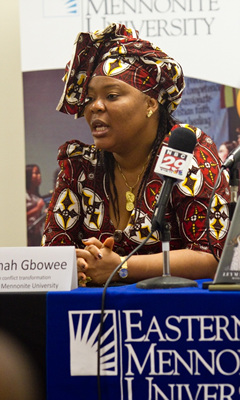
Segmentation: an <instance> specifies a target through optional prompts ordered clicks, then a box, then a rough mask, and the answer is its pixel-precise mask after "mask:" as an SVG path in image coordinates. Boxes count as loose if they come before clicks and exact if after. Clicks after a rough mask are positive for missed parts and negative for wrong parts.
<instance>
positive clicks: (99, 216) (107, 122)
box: [42, 24, 229, 285]
mask: <svg viewBox="0 0 240 400" xmlns="http://www.w3.org/2000/svg"><path fill="white" fill-rule="evenodd" d="M65 79H66V85H65V89H64V93H63V96H62V98H61V100H60V103H59V105H58V108H57V109H58V110H60V111H62V112H65V113H68V114H75V117H81V116H82V115H84V117H85V119H86V120H87V122H88V124H89V126H90V129H91V132H92V136H93V140H94V145H85V144H84V143H81V142H80V141H78V140H73V141H70V142H67V143H65V145H63V146H62V147H61V148H60V150H59V156H58V159H59V163H60V166H61V168H62V172H61V174H60V175H59V178H58V181H57V186H56V189H55V192H54V194H53V198H52V201H51V203H50V207H49V212H48V217H47V221H46V225H45V231H44V236H43V242H42V243H43V245H45V246H51V245H74V246H75V247H76V248H77V250H76V254H77V265H78V274H79V279H80V280H81V282H80V284H81V285H84V284H85V282H86V281H87V280H92V283H93V284H97V285H102V284H104V283H105V282H106V280H107V279H108V277H109V276H110V274H111V272H112V271H113V270H114V269H115V268H116V267H117V265H119V264H120V262H121V261H122V260H123V257H124V256H126V255H128V254H129V253H130V252H131V251H132V250H133V249H134V248H136V246H137V245H138V244H139V243H141V242H142V241H143V240H144V238H145V237H146V236H147V235H148V233H149V232H150V230H151V218H152V216H153V210H154V206H155V203H156V196H157V194H158V193H159V190H160V189H161V186H162V179H161V178H160V177H159V176H158V175H157V174H156V173H155V172H154V167H155V164H156V159H157V155H158V154H159V152H160V150H161V147H162V145H163V144H166V145H167V143H168V140H169V132H170V130H171V129H172V128H173V126H174V125H175V121H174V119H173V117H172V115H171V114H172V112H173V111H174V110H175V109H176V107H177V106H178V104H179V103H180V100H181V96H182V92H183V89H184V78H183V74H182V69H181V67H180V65H179V64H178V63H177V62H176V61H174V60H173V59H172V58H170V57H169V56H167V55H166V54H165V53H163V52H162V50H160V49H159V48H158V47H154V46H153V45H152V44H151V43H149V42H147V41H143V40H141V39H139V38H138V37H137V38H134V37H133V36H132V31H131V30H129V29H127V28H126V27H125V26H124V25H120V24H119V25H118V24H112V25H110V26H109V27H107V28H106V29H105V30H104V31H97V32H95V33H94V34H93V33H81V34H79V35H78V37H77V40H76V42H75V51H74V54H73V58H72V60H71V63H70V64H68V66H67V75H66V77H65ZM191 129H192V130H194V132H195V133H196V136H197V145H196V147H195V151H194V161H193V164H192V166H191V169H190V171H189V174H188V177H187V178H186V180H185V181H184V182H183V183H181V184H178V185H175V186H174V188H173V191H172V195H171V199H170V202H169V205H168V207H167V210H166V221H168V222H169V223H170V225H171V242H170V248H171V251H170V265H171V274H172V275H176V276H181V277H186V278H190V279H198V278H212V277H213V276H214V273H215V270H216V266H217V261H216V258H215V257H214V256H213V254H211V251H210V249H209V243H208V239H207V231H206V211H207V206H208V202H209V198H210V195H211V192H212V188H213V186H214V182H215V179H216V176H217V174H218V171H219V163H220V160H219V158H218V155H217V149H216V147H215V145H214V143H213V142H212V140H211V139H210V138H209V137H207V136H206V135H205V134H204V133H203V132H202V131H201V130H200V129H197V128H194V127H192V128H191ZM217 193H218V194H217V196H216V197H215V198H214V201H213V204H212V215H211V234H210V237H211V241H212V246H213V248H214V251H215V253H216V254H215V255H216V256H218V257H219V256H220V254H221V250H222V247H223V243H224V240H225V237H226V233H227V228H228V218H227V215H228V207H227V205H226V203H227V201H228V200H229V190H228V183H227V181H226V177H225V175H223V176H222V177H221V182H220V184H219V186H218V190H217ZM217 212H218V213H217ZM125 267H127V268H125V272H126V273H125V274H124V276H123V274H121V271H120V272H119V273H116V274H115V276H114V277H113V281H122V282H123V281H124V282H137V281H139V280H142V279H146V278H151V277H155V276H159V275H161V274H162V268H163V259H162V246H161V241H160V238H159V233H158V232H157V231H156V232H154V233H153V234H152V236H151V238H150V240H149V241H148V242H147V244H146V245H145V246H144V247H142V248H141V250H139V253H138V254H136V255H133V256H132V257H131V258H130V259H129V260H128V262H127V266H126V265H125Z"/></svg>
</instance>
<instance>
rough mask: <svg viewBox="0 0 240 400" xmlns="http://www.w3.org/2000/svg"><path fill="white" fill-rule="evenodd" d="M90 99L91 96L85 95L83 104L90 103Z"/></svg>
mask: <svg viewBox="0 0 240 400" xmlns="http://www.w3.org/2000/svg"><path fill="white" fill-rule="evenodd" d="M90 101H92V97H90V96H86V97H85V104H87V103H90Z"/></svg>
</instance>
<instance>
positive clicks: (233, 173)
mask: <svg viewBox="0 0 240 400" xmlns="http://www.w3.org/2000/svg"><path fill="white" fill-rule="evenodd" d="M239 161H240V146H238V147H236V149H234V150H233V151H231V153H230V154H229V156H228V157H227V159H226V160H225V161H224V163H223V165H222V168H223V169H226V168H228V169H229V174H230V181H229V185H230V194H231V202H230V204H229V210H230V215H229V217H230V220H232V216H233V213H234V210H235V206H236V203H237V199H238V180H239V173H238V168H237V165H236V164H237V163H238V162H239Z"/></svg>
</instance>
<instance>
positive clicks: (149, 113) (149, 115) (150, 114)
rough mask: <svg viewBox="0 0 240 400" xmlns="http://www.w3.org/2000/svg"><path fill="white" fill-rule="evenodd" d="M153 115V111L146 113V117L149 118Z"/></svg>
mask: <svg viewBox="0 0 240 400" xmlns="http://www.w3.org/2000/svg"><path fill="white" fill-rule="evenodd" d="M152 115H153V110H149V111H148V112H147V117H148V118H150V117H151V116H152Z"/></svg>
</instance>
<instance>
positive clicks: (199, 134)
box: [163, 123, 216, 151]
mask: <svg viewBox="0 0 240 400" xmlns="http://www.w3.org/2000/svg"><path fill="white" fill-rule="evenodd" d="M177 128H185V129H189V130H190V131H192V132H194V133H195V135H196V140H197V142H196V145H201V146H204V147H206V148H209V149H211V148H212V149H214V151H215V147H216V145H215V143H214V141H213V139H212V138H211V137H210V136H208V135H207V134H206V133H205V132H204V131H203V130H202V129H200V128H198V127H196V126H193V125H190V124H183V123H178V124H176V125H174V126H173V128H172V129H171V132H173V131H174V130H175V129H177ZM171 132H169V135H167V136H166V137H165V139H164V142H163V144H168V142H169V138H170V135H171Z"/></svg>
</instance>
